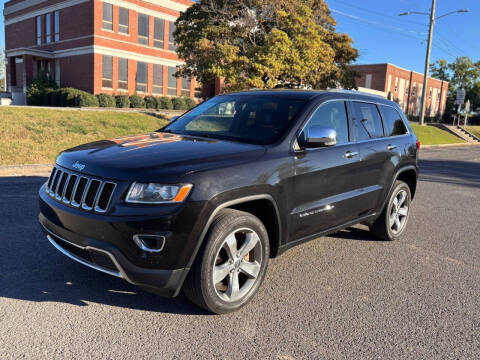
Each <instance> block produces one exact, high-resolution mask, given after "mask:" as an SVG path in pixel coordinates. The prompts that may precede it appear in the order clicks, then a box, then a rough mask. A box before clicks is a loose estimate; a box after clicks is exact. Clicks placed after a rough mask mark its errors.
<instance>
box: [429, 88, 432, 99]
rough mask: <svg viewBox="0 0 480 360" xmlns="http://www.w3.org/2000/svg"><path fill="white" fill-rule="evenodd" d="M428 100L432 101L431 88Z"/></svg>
mask: <svg viewBox="0 0 480 360" xmlns="http://www.w3.org/2000/svg"><path fill="white" fill-rule="evenodd" d="M428 99H429V100H432V88H430V91H429V93H428Z"/></svg>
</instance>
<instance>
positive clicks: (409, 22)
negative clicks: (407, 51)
mask: <svg viewBox="0 0 480 360" xmlns="http://www.w3.org/2000/svg"><path fill="white" fill-rule="evenodd" d="M330 1H333V2H337V3H339V4H343V5H346V6H348V7H349V8H355V9H358V10H360V11H364V12H366V13H368V14H376V15H378V16H382V17H384V18H388V19H389V20H393V21H396V22H398V23H400V24H402V25H405V24H413V25H419V26H423V27H427V24H425V23H419V22H416V21H409V20H408V21H405V20H399V19H398V18H397V16H392V15H389V14H385V13H381V12H379V11H375V10H371V9H367V8H364V7H361V6H358V5H353V4H349V3H347V2H345V1H342V0H330ZM330 1H329V2H330Z"/></svg>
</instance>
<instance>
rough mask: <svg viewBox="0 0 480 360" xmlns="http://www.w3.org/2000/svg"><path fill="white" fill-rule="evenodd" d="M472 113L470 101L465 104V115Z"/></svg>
mask: <svg viewBox="0 0 480 360" xmlns="http://www.w3.org/2000/svg"><path fill="white" fill-rule="evenodd" d="M468 113H470V100H467V102H466V103H465V114H468Z"/></svg>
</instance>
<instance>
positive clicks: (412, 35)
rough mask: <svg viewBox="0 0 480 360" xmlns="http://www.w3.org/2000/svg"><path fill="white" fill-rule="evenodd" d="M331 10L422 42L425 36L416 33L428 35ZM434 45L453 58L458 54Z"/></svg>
mask: <svg viewBox="0 0 480 360" xmlns="http://www.w3.org/2000/svg"><path fill="white" fill-rule="evenodd" d="M330 11H331V12H333V13H335V14H338V15H341V16H344V17H346V18H349V19H351V20H354V21H358V22H361V23H364V24H367V25H370V26H375V27H378V28H380V29H382V30H384V31H387V32H390V33H395V34H397V35H401V36H405V37H409V38H412V39H415V40H420V41H422V42H424V41H426V39H425V38H422V37H418V36H416V35H420V36H421V35H426V33H419V32H417V31H413V30H407V29H403V28H398V27H392V26H386V25H384V24H380V23H378V22H375V21H371V20H368V19H365V18H362V17H360V16H356V15H352V14H348V13H345V12H343V11H339V10H336V9H332V8H330ZM433 46H434V47H435V48H437V49H439V50H441V51H443V52H444V53H446V54H447V55H449V56H452V57H453V58H456V57H457V55H454V54H452V53H451V52H450V51H449V50H447V49H446V48H445V47H443V46H441V45H438V44H433Z"/></svg>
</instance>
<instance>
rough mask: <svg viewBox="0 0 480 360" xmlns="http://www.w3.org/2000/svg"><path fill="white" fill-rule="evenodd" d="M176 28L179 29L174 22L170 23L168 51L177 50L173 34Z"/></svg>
mask: <svg viewBox="0 0 480 360" xmlns="http://www.w3.org/2000/svg"><path fill="white" fill-rule="evenodd" d="M176 28H177V27H176V26H175V23H174V22H173V21H170V26H169V35H168V50H172V51H175V50H177V46H176V45H175V41H174V38H173V33H174V32H175V29H176Z"/></svg>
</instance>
